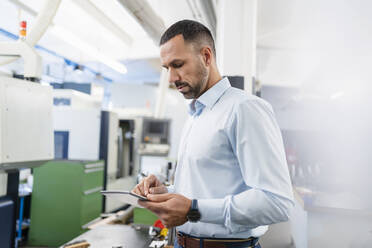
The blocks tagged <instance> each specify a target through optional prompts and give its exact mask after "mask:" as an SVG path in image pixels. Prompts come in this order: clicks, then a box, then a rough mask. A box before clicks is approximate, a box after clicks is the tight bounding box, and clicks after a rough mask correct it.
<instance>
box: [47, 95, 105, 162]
mask: <svg viewBox="0 0 372 248" xmlns="http://www.w3.org/2000/svg"><path fill="white" fill-rule="evenodd" d="M53 99H54V107H53V118H54V134H55V158H56V159H69V160H97V159H98V157H99V139H100V134H99V133H100V125H101V110H100V108H101V103H100V101H98V100H96V99H95V98H94V97H91V96H90V95H88V94H85V93H81V92H79V91H75V90H70V89H54V90H53Z"/></svg>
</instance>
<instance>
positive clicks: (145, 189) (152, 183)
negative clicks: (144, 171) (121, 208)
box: [132, 175, 168, 196]
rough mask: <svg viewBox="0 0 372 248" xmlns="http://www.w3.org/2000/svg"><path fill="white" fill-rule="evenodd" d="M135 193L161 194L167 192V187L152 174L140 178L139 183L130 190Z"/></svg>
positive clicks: (144, 194) (145, 194)
mask: <svg viewBox="0 0 372 248" xmlns="http://www.w3.org/2000/svg"><path fill="white" fill-rule="evenodd" d="M132 192H133V193H136V194H137V195H142V196H147V195H148V194H149V193H151V194H163V193H167V192H168V190H167V187H165V186H164V185H163V184H162V183H161V182H160V181H159V180H158V179H157V178H156V176H154V175H149V176H148V177H145V178H143V179H142V180H141V182H140V183H139V184H137V185H136V187H134V189H133V190H132Z"/></svg>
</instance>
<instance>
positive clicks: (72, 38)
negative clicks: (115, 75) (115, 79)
mask: <svg viewBox="0 0 372 248" xmlns="http://www.w3.org/2000/svg"><path fill="white" fill-rule="evenodd" d="M50 31H51V33H52V34H53V35H54V36H56V37H58V38H59V39H61V40H63V41H64V42H66V43H68V44H70V45H72V46H74V47H76V48H78V49H79V50H81V51H82V52H84V53H85V54H87V55H89V56H91V57H93V58H95V59H96V60H98V61H100V62H101V63H103V64H105V65H107V66H108V67H110V68H112V69H114V70H115V71H117V72H119V73H122V74H125V73H127V68H126V66H125V65H123V64H122V63H120V62H118V61H116V60H114V59H112V58H110V57H109V56H107V55H105V54H103V53H101V52H100V51H98V49H97V48H95V47H93V46H91V45H90V44H88V43H87V42H85V41H83V40H82V39H80V38H79V37H77V36H76V35H74V34H73V33H71V32H70V31H68V30H67V29H65V28H62V27H60V26H56V25H53V26H51V27H50Z"/></svg>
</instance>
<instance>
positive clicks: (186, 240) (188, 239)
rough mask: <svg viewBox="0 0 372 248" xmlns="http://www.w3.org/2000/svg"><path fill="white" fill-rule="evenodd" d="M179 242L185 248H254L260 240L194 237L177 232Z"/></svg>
mask: <svg viewBox="0 0 372 248" xmlns="http://www.w3.org/2000/svg"><path fill="white" fill-rule="evenodd" d="M177 242H178V244H179V245H180V246H182V247H183V248H201V247H203V248H230V247H246V248H254V247H255V246H256V245H257V244H258V238H254V237H250V238H248V239H213V238H199V237H193V236H190V235H187V234H184V233H181V232H177Z"/></svg>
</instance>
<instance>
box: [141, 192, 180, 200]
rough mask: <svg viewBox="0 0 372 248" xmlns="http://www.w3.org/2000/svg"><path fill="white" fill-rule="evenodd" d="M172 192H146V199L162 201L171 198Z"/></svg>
mask: <svg viewBox="0 0 372 248" xmlns="http://www.w3.org/2000/svg"><path fill="white" fill-rule="evenodd" d="M173 196H174V194H168V193H166V194H148V195H147V199H149V200H150V201H152V202H164V201H167V200H169V199H170V198H172V197H173Z"/></svg>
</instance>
